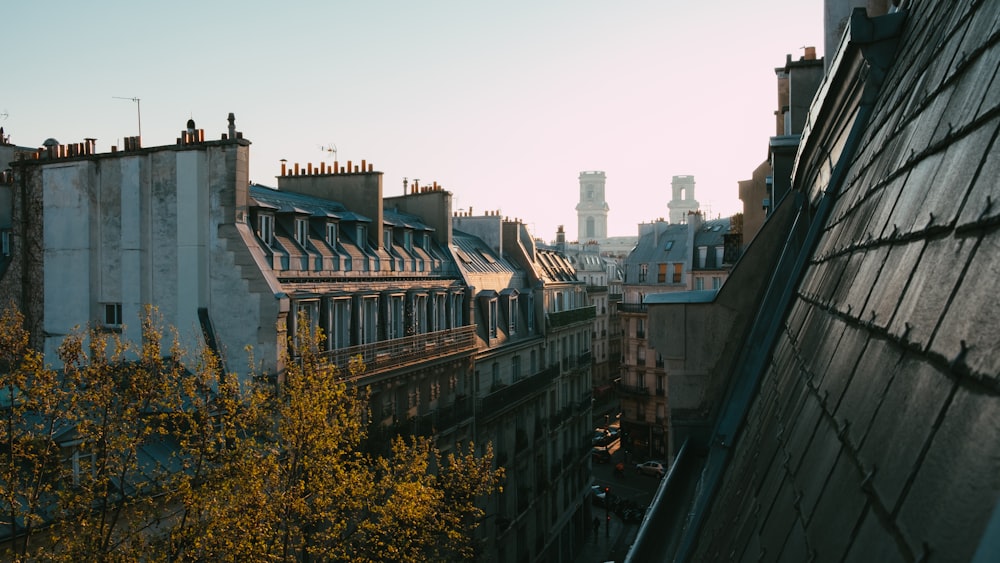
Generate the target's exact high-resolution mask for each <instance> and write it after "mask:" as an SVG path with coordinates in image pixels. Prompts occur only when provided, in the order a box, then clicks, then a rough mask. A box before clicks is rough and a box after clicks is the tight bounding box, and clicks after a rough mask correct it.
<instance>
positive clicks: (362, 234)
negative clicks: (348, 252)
mask: <svg viewBox="0 0 1000 563" xmlns="http://www.w3.org/2000/svg"><path fill="white" fill-rule="evenodd" d="M357 237H358V240H357V243H358V248H360V249H361V250H367V249H368V229H367V228H365V226H364V225H358V232H357Z"/></svg>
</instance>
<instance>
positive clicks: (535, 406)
mask: <svg viewBox="0 0 1000 563" xmlns="http://www.w3.org/2000/svg"><path fill="white" fill-rule="evenodd" d="M453 224H454V228H455V233H456V235H455V238H454V248H455V254H456V256H457V262H458V265H459V268H460V269H461V270H462V272H463V275H464V279H465V280H466V282H467V285H468V286H469V287H470V293H471V294H472V300H473V302H474V307H473V309H474V314H475V318H476V319H477V320H476V326H477V331H478V332H477V346H478V349H477V353H476V362H475V365H476V375H475V382H476V384H475V385H476V389H477V391H476V397H477V401H476V405H477V412H476V428H475V439H476V442H477V443H485V442H486V441H490V442H492V443H493V444H494V449H495V451H496V455H497V463H498V464H499V465H503V466H504V467H505V468H506V471H507V475H506V484H505V486H504V493H503V494H501V495H498V496H497V497H496V499H495V505H491V506H489V507H487V508H486V510H487V513H491V514H496V520H495V528H496V535H495V539H494V540H491V541H492V543H490V544H489V547H488V548H487V551H488V553H490V554H494V555H495V556H496V559H497V560H498V561H503V562H507V561H511V562H513V561H572V560H574V558H575V557H576V556H577V555H578V548H579V545H580V544H581V543H582V540H583V538H584V537H585V536H586V533H587V529H588V523H589V522H590V497H589V496H588V492H589V487H588V485H589V483H590V457H589V452H590V442H589V437H590V435H591V427H592V414H591V386H592V378H591V369H592V368H591V366H592V348H591V327H592V326H593V322H594V319H595V317H596V315H595V307H594V306H592V305H590V304H589V301H588V297H587V292H586V289H587V286H586V284H585V282H583V281H581V280H579V279H577V277H576V275H575V273H574V270H573V268H572V265H571V263H570V261H569V260H568V259H567V258H566V256H565V255H564V254H563V253H561V252H559V251H557V250H555V249H544V248H539V247H537V246H536V244H535V241H534V240H533V239H532V238H531V237H530V236H529V235H528V231H527V229H526V228H525V226H524V224H523V223H521V222H520V221H516V220H514V221H510V220H505V219H502V218H501V217H500V215H499V213H498V212H497V213H490V214H486V215H483V216H471V215H468V214H466V215H456V216H455V217H454V221H453Z"/></svg>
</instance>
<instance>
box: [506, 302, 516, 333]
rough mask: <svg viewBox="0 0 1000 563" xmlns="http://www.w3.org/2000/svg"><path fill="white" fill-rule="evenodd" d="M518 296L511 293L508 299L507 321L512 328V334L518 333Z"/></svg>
mask: <svg viewBox="0 0 1000 563" xmlns="http://www.w3.org/2000/svg"><path fill="white" fill-rule="evenodd" d="M517 314H518V311H517V296H516V295H511V296H510V298H508V300H507V321H508V325H509V328H510V334H511V335H515V334H517Z"/></svg>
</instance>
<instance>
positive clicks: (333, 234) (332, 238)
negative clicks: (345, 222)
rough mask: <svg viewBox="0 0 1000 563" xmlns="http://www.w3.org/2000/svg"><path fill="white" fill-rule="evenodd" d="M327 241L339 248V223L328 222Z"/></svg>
mask: <svg viewBox="0 0 1000 563" xmlns="http://www.w3.org/2000/svg"><path fill="white" fill-rule="evenodd" d="M326 243H327V244H329V245H330V246H331V247H333V248H337V224H336V223H327V224H326Z"/></svg>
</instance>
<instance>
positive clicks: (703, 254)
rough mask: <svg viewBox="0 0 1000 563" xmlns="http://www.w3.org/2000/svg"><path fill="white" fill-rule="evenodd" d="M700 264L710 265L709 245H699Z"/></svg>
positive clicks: (705, 266) (703, 266) (703, 265)
mask: <svg viewBox="0 0 1000 563" xmlns="http://www.w3.org/2000/svg"><path fill="white" fill-rule="evenodd" d="M698 266H700V267H702V268H707V267H708V247H707V246H699V247H698Z"/></svg>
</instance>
